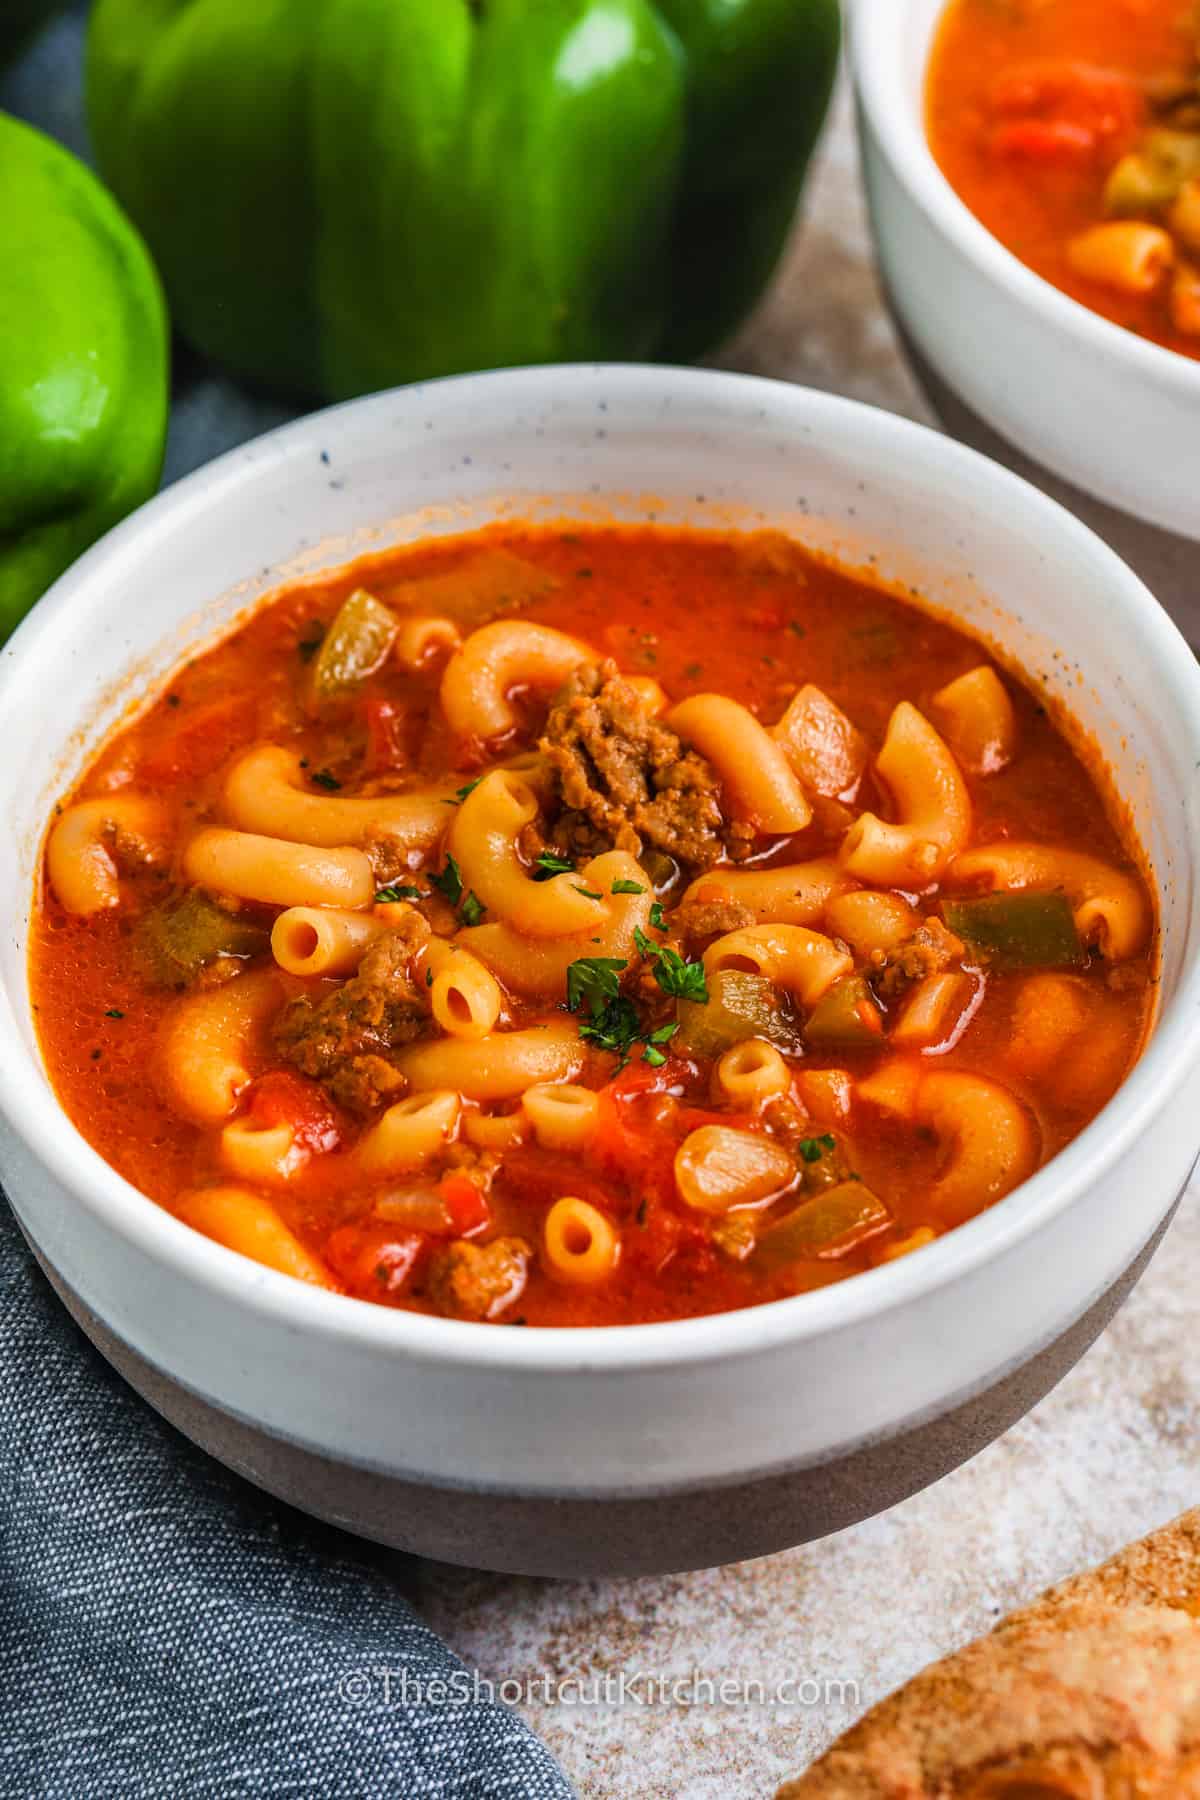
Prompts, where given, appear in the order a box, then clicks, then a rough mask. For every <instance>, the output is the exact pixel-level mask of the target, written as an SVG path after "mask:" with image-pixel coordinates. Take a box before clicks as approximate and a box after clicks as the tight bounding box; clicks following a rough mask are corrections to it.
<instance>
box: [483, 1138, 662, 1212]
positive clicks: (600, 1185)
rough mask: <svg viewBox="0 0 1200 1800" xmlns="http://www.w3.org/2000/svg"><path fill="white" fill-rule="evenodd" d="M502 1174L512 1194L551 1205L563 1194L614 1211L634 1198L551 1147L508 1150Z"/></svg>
mask: <svg viewBox="0 0 1200 1800" xmlns="http://www.w3.org/2000/svg"><path fill="white" fill-rule="evenodd" d="M503 1178H504V1180H505V1181H506V1182H508V1183H510V1184H511V1187H512V1191H513V1192H514V1193H515V1194H519V1195H520V1196H521V1198H522V1199H524V1200H532V1201H534V1202H536V1203H537V1204H539V1205H544V1206H553V1204H554V1202H555V1201H556V1200H562V1199H564V1198H565V1197H566V1196H567V1195H573V1196H574V1198H575V1199H577V1200H586V1201H587V1202H588V1204H589V1206H598V1207H600V1208H601V1209H602V1210H605V1211H608V1212H612V1213H617V1214H620V1213H622V1212H625V1211H627V1210H628V1208H629V1207H630V1206H632V1205H636V1201H624V1200H622V1199H621V1198H620V1195H619V1192H618V1191H617V1190H615V1189H614V1188H613V1187H611V1186H610V1185H609V1184H608V1183H607V1182H606V1181H604V1180H603V1179H602V1178H601V1177H600V1176H599V1175H597V1174H596V1173H595V1172H594V1171H593V1170H590V1169H589V1168H588V1167H587V1164H586V1163H582V1162H579V1161H578V1160H576V1159H575V1158H573V1157H570V1156H563V1155H560V1154H558V1153H556V1152H555V1151H553V1150H538V1149H536V1148H534V1147H532V1146H529V1147H525V1148H522V1149H516V1150H509V1151H508V1152H507V1153H506V1154H505V1158H504V1169H503Z"/></svg>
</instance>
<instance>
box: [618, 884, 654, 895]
mask: <svg viewBox="0 0 1200 1800" xmlns="http://www.w3.org/2000/svg"><path fill="white" fill-rule="evenodd" d="M645 891H646V890H645V888H644V887H643V886H642V884H641V882H640V881H614V882H613V884H612V892H613V893H614V894H644V893H645Z"/></svg>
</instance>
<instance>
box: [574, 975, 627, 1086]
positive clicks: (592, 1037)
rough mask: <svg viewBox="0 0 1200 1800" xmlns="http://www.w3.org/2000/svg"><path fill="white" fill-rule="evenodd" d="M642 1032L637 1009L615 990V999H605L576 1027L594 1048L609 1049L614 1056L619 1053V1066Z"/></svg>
mask: <svg viewBox="0 0 1200 1800" xmlns="http://www.w3.org/2000/svg"><path fill="white" fill-rule="evenodd" d="M641 1034H642V1021H641V1019H640V1018H639V1017H638V1009H637V1007H636V1006H635V1005H634V1004H633V1001H632V1000H627V999H626V998H625V997H624V995H623V994H618V995H617V998H616V999H615V1000H606V1001H604V1002H603V1004H602V1005H601V1007H600V1010H599V1012H593V1014H592V1016H591V1018H590V1019H585V1020H584V1022H583V1024H582V1025H581V1026H580V1027H579V1035H580V1037H581V1038H583V1040H584V1042H585V1043H588V1044H595V1046H596V1048H597V1050H611V1051H612V1053H613V1054H614V1056H619V1057H620V1059H621V1061H620V1067H621V1068H622V1069H623V1068H624V1067H625V1064H626V1063H627V1062H628V1061H629V1053H630V1051H631V1050H632V1049H633V1046H634V1045H635V1044H636V1043H637V1041H638V1039H639V1037H640V1036H641Z"/></svg>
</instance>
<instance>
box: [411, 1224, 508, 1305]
mask: <svg viewBox="0 0 1200 1800" xmlns="http://www.w3.org/2000/svg"><path fill="white" fill-rule="evenodd" d="M528 1267H529V1246H528V1244H526V1243H525V1242H524V1240H523V1239H522V1238H517V1237H499V1238H494V1239H493V1240H492V1242H491V1243H490V1244H469V1243H467V1242H466V1241H465V1240H461V1239H460V1241H459V1242H458V1243H455V1244H449V1245H448V1246H447V1247H446V1249H445V1250H442V1251H439V1253H438V1255H437V1256H436V1257H435V1259H434V1262H433V1266H432V1268H431V1269H430V1272H429V1285H428V1293H429V1298H430V1300H431V1301H432V1302H433V1304H434V1306H435V1307H436V1308H437V1310H438V1312H440V1313H443V1314H445V1315H446V1317H448V1318H451V1319H495V1318H497V1317H498V1316H499V1315H500V1314H501V1313H502V1312H504V1311H505V1309H506V1308H507V1307H509V1306H511V1305H512V1303H513V1301H514V1300H517V1299H519V1298H520V1295H521V1293H522V1290H523V1289H524V1286H525V1277H526V1273H527V1270H528Z"/></svg>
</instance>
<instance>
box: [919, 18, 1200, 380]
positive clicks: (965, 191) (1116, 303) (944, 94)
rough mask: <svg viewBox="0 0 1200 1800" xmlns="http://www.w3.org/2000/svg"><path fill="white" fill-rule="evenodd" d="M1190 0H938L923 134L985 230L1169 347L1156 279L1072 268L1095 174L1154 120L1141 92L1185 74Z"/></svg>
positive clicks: (1094, 218) (1081, 296) (1198, 347)
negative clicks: (1133, 288)
mask: <svg viewBox="0 0 1200 1800" xmlns="http://www.w3.org/2000/svg"><path fill="white" fill-rule="evenodd" d="M1198 24H1200V17H1198V13H1197V8H1196V7H1195V5H1194V4H1193V3H1192V0H950V4H949V5H948V6H947V8H946V11H945V13H944V15H943V18H942V21H941V24H940V26H939V29H938V34H937V38H936V42H935V44H934V48H933V52H932V55H931V58H930V62H929V69H928V76H927V84H926V127H927V133H928V138H929V144H930V147H931V149H932V151H933V154H934V156H935V157H936V158H937V161H938V163H939V165H940V166H941V169H942V172H943V173H944V175H945V176H946V178H947V180H948V181H949V182H950V185H951V186H952V187H953V188H954V190H955V192H956V193H957V194H958V195H959V197H960V198H961V199H962V200H964V201H965V202H966V204H967V205H968V206H969V207H970V209H971V211H972V212H973V213H974V214H975V215H976V217H977V218H978V219H979V220H980V221H981V222H982V223H983V224H984V225H986V226H987V228H988V230H989V231H990V232H991V233H992V234H993V236H994V237H996V238H998V239H999V240H1000V242H1001V243H1002V244H1003V245H1005V247H1006V248H1007V249H1009V250H1011V251H1012V252H1013V254H1014V255H1015V256H1018V257H1019V258H1020V259H1021V261H1022V262H1023V263H1026V264H1027V265H1028V266H1029V268H1031V269H1033V270H1035V271H1036V272H1037V274H1039V275H1041V276H1043V277H1044V278H1045V280H1047V281H1049V282H1051V283H1052V284H1053V286H1055V287H1056V288H1060V289H1061V290H1062V292H1063V293H1066V294H1070V295H1071V297H1072V298H1073V299H1075V300H1078V301H1080V302H1081V303H1082V304H1083V305H1084V306H1086V307H1089V308H1090V309H1091V310H1092V311H1093V312H1097V313H1101V314H1103V316H1104V317H1105V318H1107V319H1111V320H1112V321H1113V322H1114V323H1115V324H1117V325H1123V326H1125V327H1126V329H1127V330H1129V331H1133V332H1136V333H1137V334H1138V335H1139V336H1141V337H1145V338H1150V339H1152V340H1153V342H1155V343H1157V344H1162V345H1164V346H1165V347H1166V348H1167V349H1170V350H1176V351H1178V352H1179V354H1180V355H1182V356H1191V357H1200V337H1196V336H1192V335H1189V334H1185V333H1183V332H1180V331H1178V330H1176V329H1175V328H1174V326H1173V325H1172V322H1171V315H1170V310H1169V306H1168V300H1167V293H1166V291H1165V288H1164V287H1163V286H1160V287H1159V288H1158V289H1156V290H1155V291H1154V292H1151V293H1146V294H1123V293H1119V292H1116V291H1114V290H1113V289H1111V288H1109V287H1107V286H1104V285H1102V284H1101V283H1099V282H1097V281H1094V280H1087V279H1085V278H1084V277H1082V276H1081V275H1079V274H1077V273H1076V272H1075V271H1074V270H1073V269H1072V267H1071V264H1070V262H1069V260H1068V255H1067V246H1068V244H1069V242H1070V240H1071V239H1072V238H1073V237H1075V236H1076V235H1077V234H1078V233H1080V232H1082V231H1084V230H1086V229H1087V228H1088V227H1089V226H1094V225H1097V224H1100V223H1102V222H1103V221H1104V220H1105V217H1106V214H1105V208H1104V201H1103V196H1104V187H1105V181H1106V178H1107V176H1108V174H1109V172H1110V171H1111V169H1112V168H1113V166H1114V165H1115V164H1116V163H1117V162H1118V161H1119V159H1120V158H1121V156H1122V155H1124V154H1125V153H1126V152H1128V151H1130V150H1133V149H1135V148H1136V147H1137V144H1138V141H1139V138H1140V137H1141V135H1142V133H1143V132H1144V130H1145V129H1146V128H1147V127H1148V126H1152V125H1153V124H1154V123H1155V120H1154V118H1153V116H1152V114H1151V112H1150V110H1149V108H1148V103H1147V95H1148V93H1152V92H1153V91H1154V90H1155V88H1156V87H1157V86H1158V85H1159V84H1161V83H1163V82H1165V81H1168V80H1174V79H1180V80H1182V79H1184V78H1186V77H1188V76H1189V75H1194V74H1195V72H1196V35H1197V27H1198Z"/></svg>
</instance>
